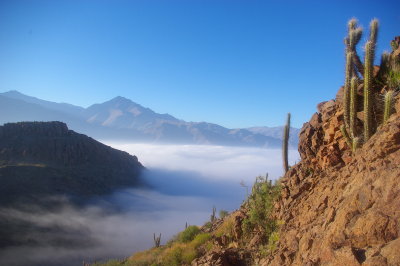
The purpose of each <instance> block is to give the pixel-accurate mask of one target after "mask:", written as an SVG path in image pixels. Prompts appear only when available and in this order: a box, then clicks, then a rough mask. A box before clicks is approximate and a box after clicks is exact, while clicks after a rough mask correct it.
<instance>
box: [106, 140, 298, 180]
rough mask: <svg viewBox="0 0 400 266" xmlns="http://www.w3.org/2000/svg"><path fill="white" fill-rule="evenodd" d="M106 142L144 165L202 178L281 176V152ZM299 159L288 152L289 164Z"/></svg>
mask: <svg viewBox="0 0 400 266" xmlns="http://www.w3.org/2000/svg"><path fill="white" fill-rule="evenodd" d="M107 144H108V145H110V146H112V147H114V148H117V149H120V150H123V151H126V152H129V153H130V154H132V155H136V156H137V157H138V158H139V161H140V162H142V163H143V164H144V166H146V167H148V168H150V169H152V168H160V169H165V170H178V171H191V172H196V173H198V174H201V175H203V176H204V178H206V179H214V180H215V179H223V180H235V181H239V182H240V180H245V181H247V180H248V181H251V182H253V181H254V179H255V177H256V176H258V175H265V173H267V172H268V173H269V177H271V178H272V179H276V178H278V177H279V176H281V175H282V159H281V156H282V155H281V154H282V151H281V150H280V149H265V148H252V147H227V146H211V145H153V144H135V143H132V144H120V143H111V142H108V143H107ZM298 160H299V154H298V152H297V150H290V151H289V163H290V164H294V163H295V162H296V161H298Z"/></svg>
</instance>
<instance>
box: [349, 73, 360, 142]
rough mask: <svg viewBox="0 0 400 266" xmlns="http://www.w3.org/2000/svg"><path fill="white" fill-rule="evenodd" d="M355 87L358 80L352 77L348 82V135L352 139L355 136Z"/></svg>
mask: <svg viewBox="0 0 400 266" xmlns="http://www.w3.org/2000/svg"><path fill="white" fill-rule="evenodd" d="M357 87H358V79H357V78H356V77H352V78H351V81H350V134H351V136H352V137H353V138H355V137H356V136H357V124H356V119H357Z"/></svg>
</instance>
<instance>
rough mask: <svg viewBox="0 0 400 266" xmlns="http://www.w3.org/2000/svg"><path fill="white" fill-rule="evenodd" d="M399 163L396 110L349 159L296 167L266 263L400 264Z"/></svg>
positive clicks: (286, 183) (399, 122)
mask: <svg viewBox="0 0 400 266" xmlns="http://www.w3.org/2000/svg"><path fill="white" fill-rule="evenodd" d="M333 140H334V141H335V138H334V139H333ZM322 146H323V145H322ZM339 151H340V150H339ZM320 159H323V160H324V161H325V160H326V159H324V158H323V157H320ZM326 161H329V160H326ZM398 165H400V117H399V116H398V115H393V116H392V117H391V119H390V120H389V123H387V124H386V125H384V126H383V127H381V128H380V129H379V130H378V131H377V133H376V134H375V135H374V136H373V137H372V138H371V139H370V140H369V141H368V142H367V143H366V144H364V146H363V147H362V148H361V149H360V150H358V151H357V152H356V154H355V155H354V156H353V158H352V159H351V160H350V161H349V162H348V163H347V164H345V165H343V166H341V167H338V166H336V167H330V168H326V169H323V168H318V170H317V171H316V172H312V171H308V172H306V171H304V169H305V168H306V169H307V167H310V166H311V167H313V166H314V165H309V164H308V162H305V161H302V162H301V163H300V164H298V165H296V166H295V167H293V168H292V169H291V171H290V172H288V174H287V175H286V177H285V178H284V180H283V184H284V190H285V191H286V192H285V194H284V195H283V196H284V197H283V198H282V200H281V201H280V202H279V207H278V211H277V218H278V219H281V220H282V221H283V222H284V225H283V226H282V228H281V240H280V245H279V248H278V250H277V251H276V252H275V253H274V255H273V256H271V257H270V258H269V259H268V260H267V261H265V263H267V264H266V265H320V264H322V265H360V264H361V263H363V265H400V254H399V253H398V250H399V247H400V240H399V233H400V211H399V206H400V187H399V186H398V183H399V178H400V168H399V167H398Z"/></svg>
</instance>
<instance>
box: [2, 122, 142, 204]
mask: <svg viewBox="0 0 400 266" xmlns="http://www.w3.org/2000/svg"><path fill="white" fill-rule="evenodd" d="M142 169H143V166H142V165H141V164H140V162H138V159H137V158H136V157H135V156H131V155H129V154H128V153H126V152H122V151H118V150H115V149H113V148H111V147H109V146H106V145H104V144H102V143H100V142H98V141H95V140H94V139H92V138H90V137H87V136H85V135H82V134H78V133H76V132H74V131H72V130H69V129H68V128H67V125H66V124H64V123H61V122H21V123H10V124H5V125H4V126H0V180H1V183H2V186H1V187H0V203H5V202H13V201H15V200H17V199H19V198H20V197H27V196H38V195H55V194H61V195H65V194H67V195H72V196H80V195H85V196H88V195H96V194H102V193H107V192H110V191H112V190H113V189H115V188H118V187H124V186H134V185H138V184H140V183H141V182H140V177H139V175H140V172H141V170H142Z"/></svg>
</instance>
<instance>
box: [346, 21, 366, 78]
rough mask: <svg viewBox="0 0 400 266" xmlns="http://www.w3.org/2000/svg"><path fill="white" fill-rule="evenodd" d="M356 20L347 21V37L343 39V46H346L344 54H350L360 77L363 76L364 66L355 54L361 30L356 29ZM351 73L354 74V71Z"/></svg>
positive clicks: (359, 28)
mask: <svg viewBox="0 0 400 266" xmlns="http://www.w3.org/2000/svg"><path fill="white" fill-rule="evenodd" d="M357 23H358V22H357V19H355V18H352V19H351V20H349V22H348V23H347V26H348V36H347V37H346V38H345V44H346V54H347V53H348V52H352V53H353V55H352V61H353V64H354V65H355V66H356V68H357V70H358V72H360V73H361V75H363V74H364V66H363V64H362V62H361V60H360V57H359V56H358V54H357V50H356V46H357V44H358V42H359V41H360V40H361V36H362V28H361V27H358V25H357ZM353 73H355V69H353Z"/></svg>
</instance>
